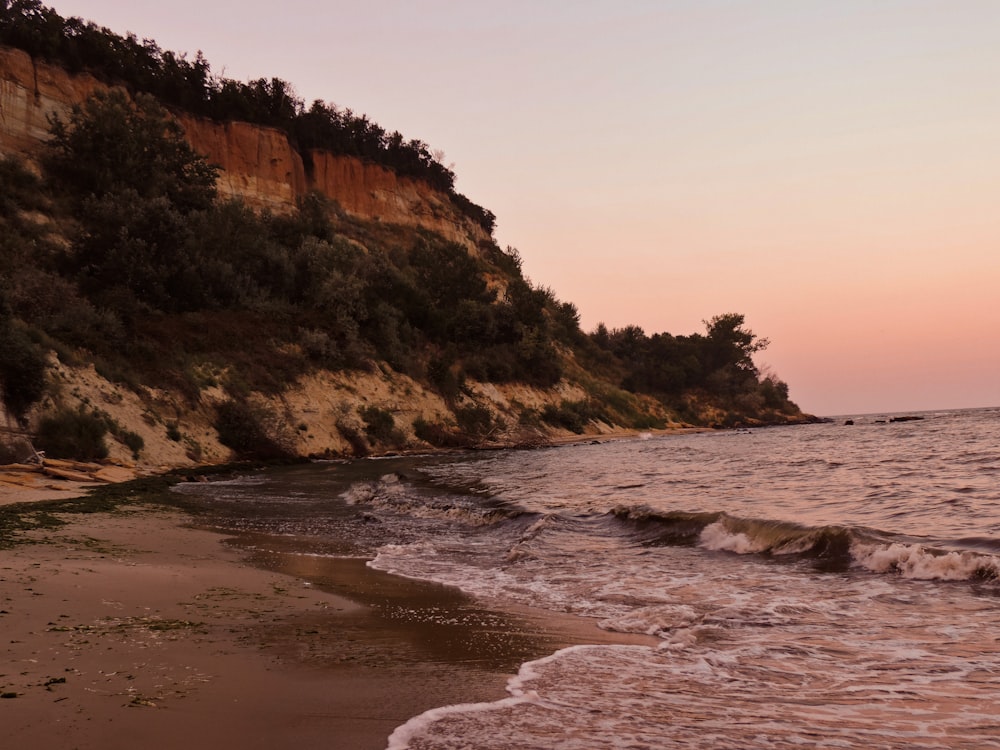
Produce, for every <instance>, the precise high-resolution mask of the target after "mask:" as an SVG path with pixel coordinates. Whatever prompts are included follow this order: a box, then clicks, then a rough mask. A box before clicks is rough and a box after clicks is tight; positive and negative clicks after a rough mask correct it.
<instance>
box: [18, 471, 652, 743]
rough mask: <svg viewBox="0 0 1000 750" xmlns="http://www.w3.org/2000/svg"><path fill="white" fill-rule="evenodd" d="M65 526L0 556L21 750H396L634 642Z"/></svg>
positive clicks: (102, 525)
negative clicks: (412, 727)
mask: <svg viewBox="0 0 1000 750" xmlns="http://www.w3.org/2000/svg"><path fill="white" fill-rule="evenodd" d="M84 489H85V488H83V487H77V488H75V489H74V488H70V489H65V490H58V491H55V490H49V491H48V492H49V496H54V497H58V498H65V497H67V496H69V495H71V494H72V493H73V492H82V491H83V490H84ZM13 493H14V494H13V497H15V498H17V499H19V500H21V499H23V500H29V499H43V498H44V497H45V494H44V492H43V490H39V489H19V490H16V491H13ZM3 495H4V498H5V499H6V500H7V501H10V500H11V496H12V492H11V491H8V490H5V491H4V493H3ZM60 518H61V519H62V520H65V521H67V524H66V525H64V526H59V527H56V528H39V529H36V530H31V531H27V532H21V538H23V539H25V540H26V541H28V540H30V542H31V543H23V544H16V545H14V546H12V547H10V548H8V549H3V550H0V633H2V642H0V664H2V666H0V695H2V696H3V697H2V698H0V722H2V725H3V728H4V736H5V741H6V742H7V743H9V744H10V746H11V747H33V748H37V749H38V750H45V749H47V748H67V747H71V748H80V749H81V750H86V749H90V748H93V749H94V750H96V749H97V748H101V749H102V750H111V749H113V748H135V747H142V748H145V749H147V750H156V749H157V748H164V749H165V748H177V747H182V746H184V747H190V748H201V747H217V746H227V747H243V748H275V747H298V748H320V747H322V748H329V747H337V748H349V749H354V748H356V749H358V750H365V749H367V748H373V749H374V748H384V747H385V744H386V738H387V737H388V735H389V734H390V733H391V732H392V730H393V729H394V728H395V727H397V726H398V725H400V724H402V723H403V722H405V721H406V720H407V719H409V718H410V717H412V716H414V715H416V714H419V713H421V712H423V711H424V710H426V709H428V708H432V707H435V706H440V705H444V704H448V703H456V702H470V701H484V700H495V699H497V698H501V697H503V696H504V694H505V692H504V687H505V684H506V681H507V679H508V677H509V676H510V675H511V674H512V673H514V672H516V670H517V668H518V665H519V664H520V663H522V662H523V661H525V660H529V659H533V658H538V657H540V656H544V655H546V654H549V653H551V652H552V651H554V650H556V649H557V648H559V647H562V646H565V645H570V644H574V643H596V642H609V641H611V642H627V639H626V637H623V636H618V635H615V634H609V633H604V632H602V631H600V630H598V629H597V628H596V626H595V625H594V623H593V622H592V621H590V620H585V619H579V618H574V617H568V616H567V617H561V616H554V615H551V614H548V613H540V612H534V611H528V610H525V611H510V610H509V609H508V610H507V611H498V610H493V609H490V608H489V607H488V606H486V605H484V604H482V603H479V602H475V601H473V600H471V599H469V598H468V597H466V596H464V595H462V594H460V593H459V592H457V591H455V590H453V589H448V588H445V587H442V586H436V585H432V584H422V583H420V582H417V581H410V580H407V579H401V578H397V577H394V576H390V575H387V574H384V573H379V572H377V571H372V570H370V569H369V568H367V567H366V566H365V564H364V561H363V560H353V559H347V560H331V559H325V560H324V559H321V558H310V557H302V556H298V557H295V556H291V557H287V558H282V559H283V562H281V563H279V564H278V565H275V563H274V560H273V558H272V560H271V563H270V565H271V567H272V569H271V570H267V569H264V568H262V567H259V566H257V565H253V564H251V562H250V559H251V552H250V551H249V550H251V549H252V539H250V540H248V539H243V540H241V541H240V543H238V544H233V543H231V542H232V540H226V539H225V538H224V537H223V536H221V535H219V534H216V533H213V532H211V531H206V530H200V529H197V528H193V527H191V526H190V525H189V521H190V519H189V518H187V517H186V516H185V515H183V514H182V513H179V512H177V511H175V510H170V509H165V508H155V507H146V506H141V505H140V506H130V507H125V508H122V509H119V510H117V511H114V512H101V513H88V514H63V515H61V516H60ZM442 613H443V614H442ZM632 642H635V641H634V640H633V641H632Z"/></svg>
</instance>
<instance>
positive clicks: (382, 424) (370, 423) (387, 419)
mask: <svg viewBox="0 0 1000 750" xmlns="http://www.w3.org/2000/svg"><path fill="white" fill-rule="evenodd" d="M358 413H359V414H360V415H361V419H363V420H364V423H365V434H366V435H368V438H369V439H370V440H373V441H375V442H378V443H384V444H387V445H396V446H398V445H402V444H403V443H404V442H405V441H406V438H405V436H404V435H403V433H402V432H400V431H399V430H398V429H397V428H396V420H395V418H394V417H393V416H392V412H389V411H387V410H386V409H380V408H379V407H377V406H365V407H363V408H361V409H358Z"/></svg>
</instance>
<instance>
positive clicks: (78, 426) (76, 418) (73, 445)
mask: <svg viewBox="0 0 1000 750" xmlns="http://www.w3.org/2000/svg"><path fill="white" fill-rule="evenodd" d="M107 432H108V423H107V420H106V419H105V418H104V417H103V416H101V415H100V414H98V413H96V412H93V411H86V410H85V409H84V408H83V407H82V406H81V407H80V408H79V409H77V410H75V411H74V410H72V409H60V410H59V411H57V412H56V413H55V414H52V415H49V416H46V417H44V418H42V421H41V422H40V423H39V425H38V433H37V434H36V435H35V445H36V447H37V448H38V449H39V450H41V451H45V453H46V454H47V455H49V456H52V457H54V458H71V459H78V460H80V461H94V460H100V459H102V458H107V457H108V446H107V444H106V443H105V442H104V436H105V435H106V434H107Z"/></svg>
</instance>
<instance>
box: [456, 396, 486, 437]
mask: <svg viewBox="0 0 1000 750" xmlns="http://www.w3.org/2000/svg"><path fill="white" fill-rule="evenodd" d="M455 420H456V421H457V422H458V426H459V428H461V430H462V431H463V432H467V433H469V434H472V435H485V434H486V433H488V432H489V431H490V430H491V429H492V428H493V414H492V413H491V412H490V410H489V409H487V408H486V407H485V406H481V405H480V404H472V405H471V406H462V407H459V408H458V409H455Z"/></svg>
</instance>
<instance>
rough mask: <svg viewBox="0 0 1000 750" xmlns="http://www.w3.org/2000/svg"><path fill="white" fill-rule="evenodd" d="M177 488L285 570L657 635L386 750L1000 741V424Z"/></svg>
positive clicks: (594, 450)
mask: <svg viewBox="0 0 1000 750" xmlns="http://www.w3.org/2000/svg"><path fill="white" fill-rule="evenodd" d="M900 417H906V418H905V419H900ZM184 491H185V492H190V493H192V495H197V496H198V497H199V498H201V501H202V502H204V503H207V504H209V505H210V506H211V507H212V508H213V509H214V512H215V513H216V514H217V517H218V519H221V520H220V521H219V523H221V524H222V525H224V526H226V527H227V528H229V529H231V530H238V531H240V532H242V533H246V534H250V535H254V538H255V539H257V540H258V541H257V542H256V543H257V544H263V545H265V546H266V545H267V544H268V543H269V542H266V541H265V542H261V541H260V540H261V539H265V540H267V539H270V540H271V542H270V543H272V544H277V543H278V540H284V541H283V542H282V549H283V551H284V554H293V555H303V556H309V557H311V558H314V559H315V558H323V557H329V558H331V559H333V558H345V559H347V558H350V559H362V560H365V561H367V562H366V564H367V566H368V567H369V568H370V569H374V570H378V571H383V572H384V573H388V574H393V575H396V576H401V577H405V578H408V579H417V580H420V581H429V582H436V583H437V584H444V585H447V586H449V587H454V588H455V589H459V590H461V591H463V592H465V593H466V594H468V595H469V596H470V597H473V598H474V599H476V600H478V601H483V602H489V603H493V604H495V605H499V606H504V605H506V606H509V607H530V608H533V609H535V610H544V611H549V612H554V613H560V614H572V615H577V616H580V617H583V618H589V619H590V620H591V621H592V622H593V624H594V627H595V629H602V630H605V631H611V632H618V633H631V634H644V635H646V636H649V638H648V643H640V644H630V645H626V644H608V643H595V644H593V645H585V644H584V645H576V646H571V647H568V648H563V649H561V650H556V651H554V652H553V653H547V654H543V655H541V656H539V657H538V658H533V659H531V660H530V661H527V662H525V663H523V664H519V665H516V666H515V669H514V670H512V671H516V674H515V675H514V676H513V677H512V678H511V679H510V681H509V683H508V685H507V694H506V696H505V697H498V699H497V700H495V701H492V702H480V703H461V702H459V703H456V704H454V705H445V706H438V707H435V708H433V709H431V710H429V711H427V712H425V713H423V714H421V715H418V716H414V717H412V718H411V719H410V720H409V721H408V722H406V723H404V724H402V725H401V726H399V727H398V728H397V729H396V730H395V732H393V733H392V735H391V736H390V737H389V738H387V740H386V745H387V748H388V750H403V749H404V748H410V749H412V750H425V749H426V750H430V749H434V750H458V749H459V748H475V749H487V748H496V749H497V750H500V749H503V750H510V749H511V748H538V749H539V750H542V749H546V750H548V749H550V748H562V749H566V750H594V749H595V748H621V749H623V750H624V749H625V748H629V749H639V748H643V749H646V748H649V749H653V748H655V749H657V750H659V749H663V748H802V747H813V748H815V747H821V748H866V749H869V748H1000V408H994V409H975V410H954V411H948V410H942V411H934V412H921V413H908V414H906V415H900V414H886V415H849V416H848V415H845V416H844V417H839V418H835V419H833V420H831V421H828V422H825V423H820V424H810V425H800V426H789V427H772V428H761V429H750V430H734V431H712V432H691V433H676V434H656V435H652V434H644V435H640V436H638V437H636V438H634V439H631V438H630V439H620V440H607V441H604V440H598V441H594V442H592V443H582V444H575V445H570V446H562V447H552V448H544V449H538V450H509V451H489V452H469V453H457V454H446V455H428V456H408V457H397V458H387V459H377V460H359V461H348V462H325V463H313V464H309V465H305V466H296V467H286V468H281V469H269V470H267V471H264V472H257V473H254V474H252V475H248V476H245V477H240V478H237V479H234V480H228V481H224V482H212V483H208V484H200V485H197V484H192V485H188V486H187V488H186V489H185V490H184Z"/></svg>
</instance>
